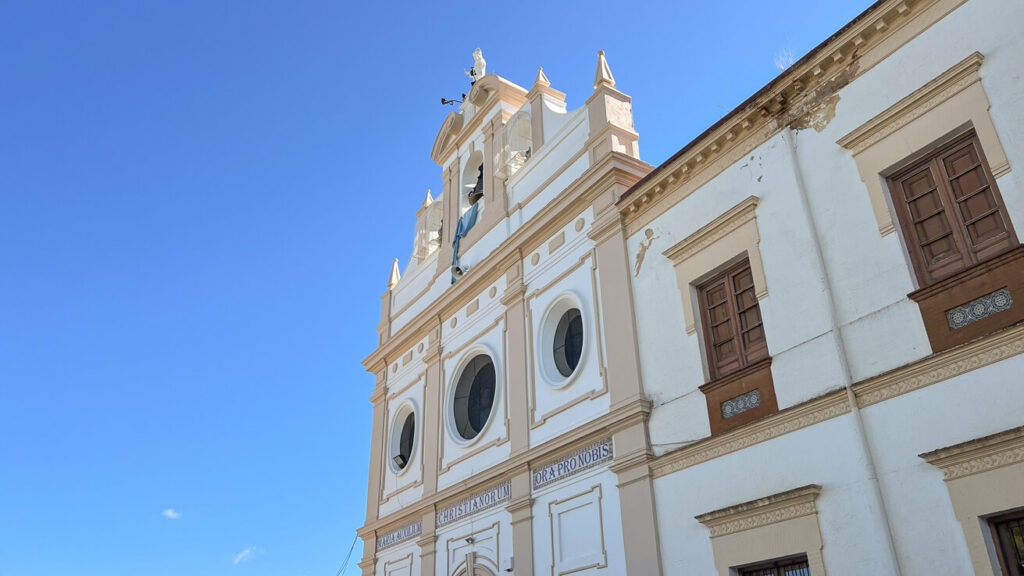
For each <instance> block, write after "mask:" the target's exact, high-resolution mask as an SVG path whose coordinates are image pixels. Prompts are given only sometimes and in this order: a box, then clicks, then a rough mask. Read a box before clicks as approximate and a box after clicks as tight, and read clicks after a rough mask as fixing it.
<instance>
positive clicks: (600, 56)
mask: <svg viewBox="0 0 1024 576" xmlns="http://www.w3.org/2000/svg"><path fill="white" fill-rule="evenodd" d="M600 86H608V87H613V86H615V77H614V76H612V69H611V68H609V67H608V61H607V60H605V58H604V50H598V51H597V72H596V73H594V90H597V89H598V88H599V87H600Z"/></svg>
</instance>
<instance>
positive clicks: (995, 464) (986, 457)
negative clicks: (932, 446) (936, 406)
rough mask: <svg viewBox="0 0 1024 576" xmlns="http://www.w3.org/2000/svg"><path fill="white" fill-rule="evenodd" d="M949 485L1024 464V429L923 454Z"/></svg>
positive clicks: (922, 456) (1019, 428) (1020, 428)
mask: <svg viewBox="0 0 1024 576" xmlns="http://www.w3.org/2000/svg"><path fill="white" fill-rule="evenodd" d="M920 457H921V458H923V459H924V460H925V461H926V462H928V463H929V464H931V465H933V466H936V467H938V468H941V469H942V472H943V479H944V480H946V481H947V482H948V481H950V480H956V479H957V478H963V477H964V476H970V475H972V474H979V473H981V472H987V471H989V470H994V469H996V468H1001V467H1003V466H1009V465H1011V464H1017V463H1020V462H1024V426H1021V427H1018V428H1013V429H1011V430H1007V431H1005V432H999V433H998V434H993V435H991V436H985V437H984V438H978V439H976V440H970V441H967V442H964V443H962V444H957V445H955V446H948V447H946V448H939V449H938V450H934V451H932V452H926V453H924V454H921V455H920Z"/></svg>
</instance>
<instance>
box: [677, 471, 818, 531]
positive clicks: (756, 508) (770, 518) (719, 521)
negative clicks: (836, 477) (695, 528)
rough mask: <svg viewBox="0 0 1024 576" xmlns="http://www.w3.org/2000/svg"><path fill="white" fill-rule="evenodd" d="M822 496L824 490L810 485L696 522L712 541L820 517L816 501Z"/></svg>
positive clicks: (704, 516)
mask: <svg viewBox="0 0 1024 576" xmlns="http://www.w3.org/2000/svg"><path fill="white" fill-rule="evenodd" d="M819 494H821V486H819V485H817V484H809V485H807V486H803V487H801V488H796V489H794V490H789V491H787V492H781V493H779V494H774V495H772V496H766V497H764V498H758V499H757V500H751V501H750V502H744V503H742V504H736V505H735V506H729V507H727V508H721V509H719V510H715V511H713V512H708V513H706V514H701V515H700V516H697V517H696V519H697V521H698V522H700V523H701V524H703V525H705V526H707V527H708V529H709V530H711V537H712V538H715V537H716V536H725V535H726V534H733V533H736V532H741V531H743V530H750V529H752V528H758V527H761V526H767V525H769V524H776V523H778V522H783V521H785V520H790V519H792V518H800V517H801V516H810V515H812V514H817V513H818V509H817V507H816V505H815V501H816V500H817V499H818V495H819Z"/></svg>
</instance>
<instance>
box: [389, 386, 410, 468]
mask: <svg viewBox="0 0 1024 576" xmlns="http://www.w3.org/2000/svg"><path fill="white" fill-rule="evenodd" d="M389 436H390V440H389V441H388V445H389V449H388V452H389V453H390V455H391V463H390V464H391V470H392V471H393V472H395V473H396V474H398V473H400V472H402V471H403V470H405V469H406V467H407V466H409V461H410V460H412V457H413V452H414V451H415V450H416V411H415V410H414V409H413V407H412V404H411V403H408V402H406V403H405V404H403V405H402V406H401V407H400V408H399V409H398V413H397V414H396V415H395V419H394V420H392V423H391V434H390V435H389Z"/></svg>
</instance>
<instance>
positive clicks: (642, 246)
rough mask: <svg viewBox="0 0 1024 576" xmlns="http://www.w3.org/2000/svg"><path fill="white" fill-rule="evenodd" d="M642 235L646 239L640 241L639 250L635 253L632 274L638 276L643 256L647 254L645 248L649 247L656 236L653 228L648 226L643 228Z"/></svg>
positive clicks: (642, 263)
mask: <svg viewBox="0 0 1024 576" xmlns="http://www.w3.org/2000/svg"><path fill="white" fill-rule="evenodd" d="M644 237H645V238H647V239H646V240H641V241H640V250H639V251H638V252H637V253H636V264H635V265H634V267H633V268H634V270H635V271H634V272H633V276H634V277H636V276H640V267H641V266H643V265H644V258H645V257H646V256H647V249H648V248H650V247H651V244H653V243H654V241H655V240H656V239H657V238H658V237H657V236H655V235H654V230H651V229H650V228H648V229H647V230H644Z"/></svg>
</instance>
